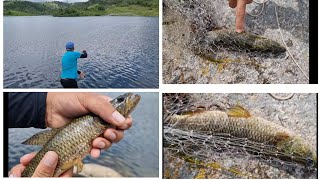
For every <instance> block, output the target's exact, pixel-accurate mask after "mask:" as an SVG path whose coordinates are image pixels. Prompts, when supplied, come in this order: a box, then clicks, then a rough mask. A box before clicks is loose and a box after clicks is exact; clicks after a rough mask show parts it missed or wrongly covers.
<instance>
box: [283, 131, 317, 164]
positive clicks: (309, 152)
mask: <svg viewBox="0 0 320 180" xmlns="http://www.w3.org/2000/svg"><path fill="white" fill-rule="evenodd" d="M283 145H284V146H282V147H283V150H284V152H287V153H288V154H291V155H292V157H293V158H294V159H296V160H297V161H298V162H301V163H302V164H304V165H305V166H306V167H308V168H310V169H312V168H316V167H317V164H318V161H317V154H316V152H315V151H314V150H313V148H312V147H311V146H310V144H309V143H308V142H307V141H306V140H304V139H303V138H301V137H299V136H295V137H293V138H289V139H288V140H287V141H285V143H284V144H283Z"/></svg>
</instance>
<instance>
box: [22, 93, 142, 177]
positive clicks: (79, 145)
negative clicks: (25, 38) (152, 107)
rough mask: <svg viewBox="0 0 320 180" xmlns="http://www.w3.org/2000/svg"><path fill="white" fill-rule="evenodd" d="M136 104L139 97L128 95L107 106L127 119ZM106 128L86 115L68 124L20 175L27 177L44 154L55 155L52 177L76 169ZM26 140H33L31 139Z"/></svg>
mask: <svg viewBox="0 0 320 180" xmlns="http://www.w3.org/2000/svg"><path fill="white" fill-rule="evenodd" d="M139 101H140V96H139V95H136V96H134V97H133V98H132V94H131V93H128V94H125V95H122V96H119V97H118V98H116V99H114V100H113V101H111V104H112V105H113V106H114V107H115V108H116V109H117V110H118V111H119V113H120V114H122V115H123V116H125V117H127V116H128V115H129V114H130V113H131V112H132V111H133V109H134V108H135V106H136V105H137V104H138V102H139ZM109 127H112V125H111V124H109V123H107V122H105V121H103V120H102V119H101V118H99V117H98V116H95V115H86V116H83V117H80V118H78V119H75V120H73V121H71V122H70V123H69V124H68V125H66V126H65V127H64V128H61V129H59V130H58V132H57V133H56V134H55V135H54V137H52V138H51V139H49V141H48V142H47V143H46V144H45V145H44V146H43V148H42V149H41V150H40V151H39V152H38V153H37V155H36V156H35V158H33V159H32V160H31V162H30V163H29V165H28V166H27V167H26V169H25V170H24V171H23V173H22V177H31V176H32V175H33V173H34V172H35V170H36V168H37V166H38V164H39V163H40V161H41V160H42V158H43V157H44V155H45V154H46V153H47V152H48V151H54V152H56V153H57V154H58V157H59V159H58V164H57V166H56V169H55V172H54V176H55V177H57V176H59V175H60V174H61V173H63V172H64V171H66V170H68V169H70V168H71V167H73V166H74V165H79V164H78V163H79V161H81V160H82V159H83V158H84V157H85V156H86V155H87V154H88V153H89V151H90V149H91V148H92V147H91V144H92V141H93V139H95V138H96V137H98V136H100V135H101V134H102V133H103V132H104V131H105V130H106V129H107V128H109ZM30 139H32V140H33V139H35V138H32V137H31V138H30ZM27 141H28V140H27ZM33 141H34V140H33ZM33 141H32V142H33ZM66 164H70V167H69V168H68V169H64V168H63V167H64V166H65V165H66ZM80 165H81V164H80ZM77 167H78V166H77Z"/></svg>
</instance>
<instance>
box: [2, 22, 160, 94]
mask: <svg viewBox="0 0 320 180" xmlns="http://www.w3.org/2000/svg"><path fill="white" fill-rule="evenodd" d="M68 41H72V42H74V43H75V51H82V50H87V53H88V58H86V59H79V61H78V69H79V70H81V71H83V72H84V73H85V74H86V78H85V79H83V80H79V81H78V85H79V86H80V87H81V88H157V87H158V85H159V18H157V17H125V16H124V17H118V16H104V17H51V16H36V17H4V87H6V88H62V86H61V85H60V82H59V77H60V73H61V57H62V55H63V54H64V52H65V44H66V42H68Z"/></svg>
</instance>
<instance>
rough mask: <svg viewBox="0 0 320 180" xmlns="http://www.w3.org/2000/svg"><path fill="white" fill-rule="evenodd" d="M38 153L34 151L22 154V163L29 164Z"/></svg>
mask: <svg viewBox="0 0 320 180" xmlns="http://www.w3.org/2000/svg"><path fill="white" fill-rule="evenodd" d="M36 154H37V153H36V152H32V153H29V154H26V155H24V156H22V157H21V158H20V163H21V164H22V165H24V166H27V165H28V164H29V163H30V161H31V160H32V159H33V158H34V157H35V156H36Z"/></svg>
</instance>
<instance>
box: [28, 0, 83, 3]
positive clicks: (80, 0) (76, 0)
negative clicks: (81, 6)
mask: <svg viewBox="0 0 320 180" xmlns="http://www.w3.org/2000/svg"><path fill="white" fill-rule="evenodd" d="M28 1H32V2H46V1H53V0H28ZM58 1H61V2H68V3H74V2H86V1H88V0H58Z"/></svg>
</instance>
